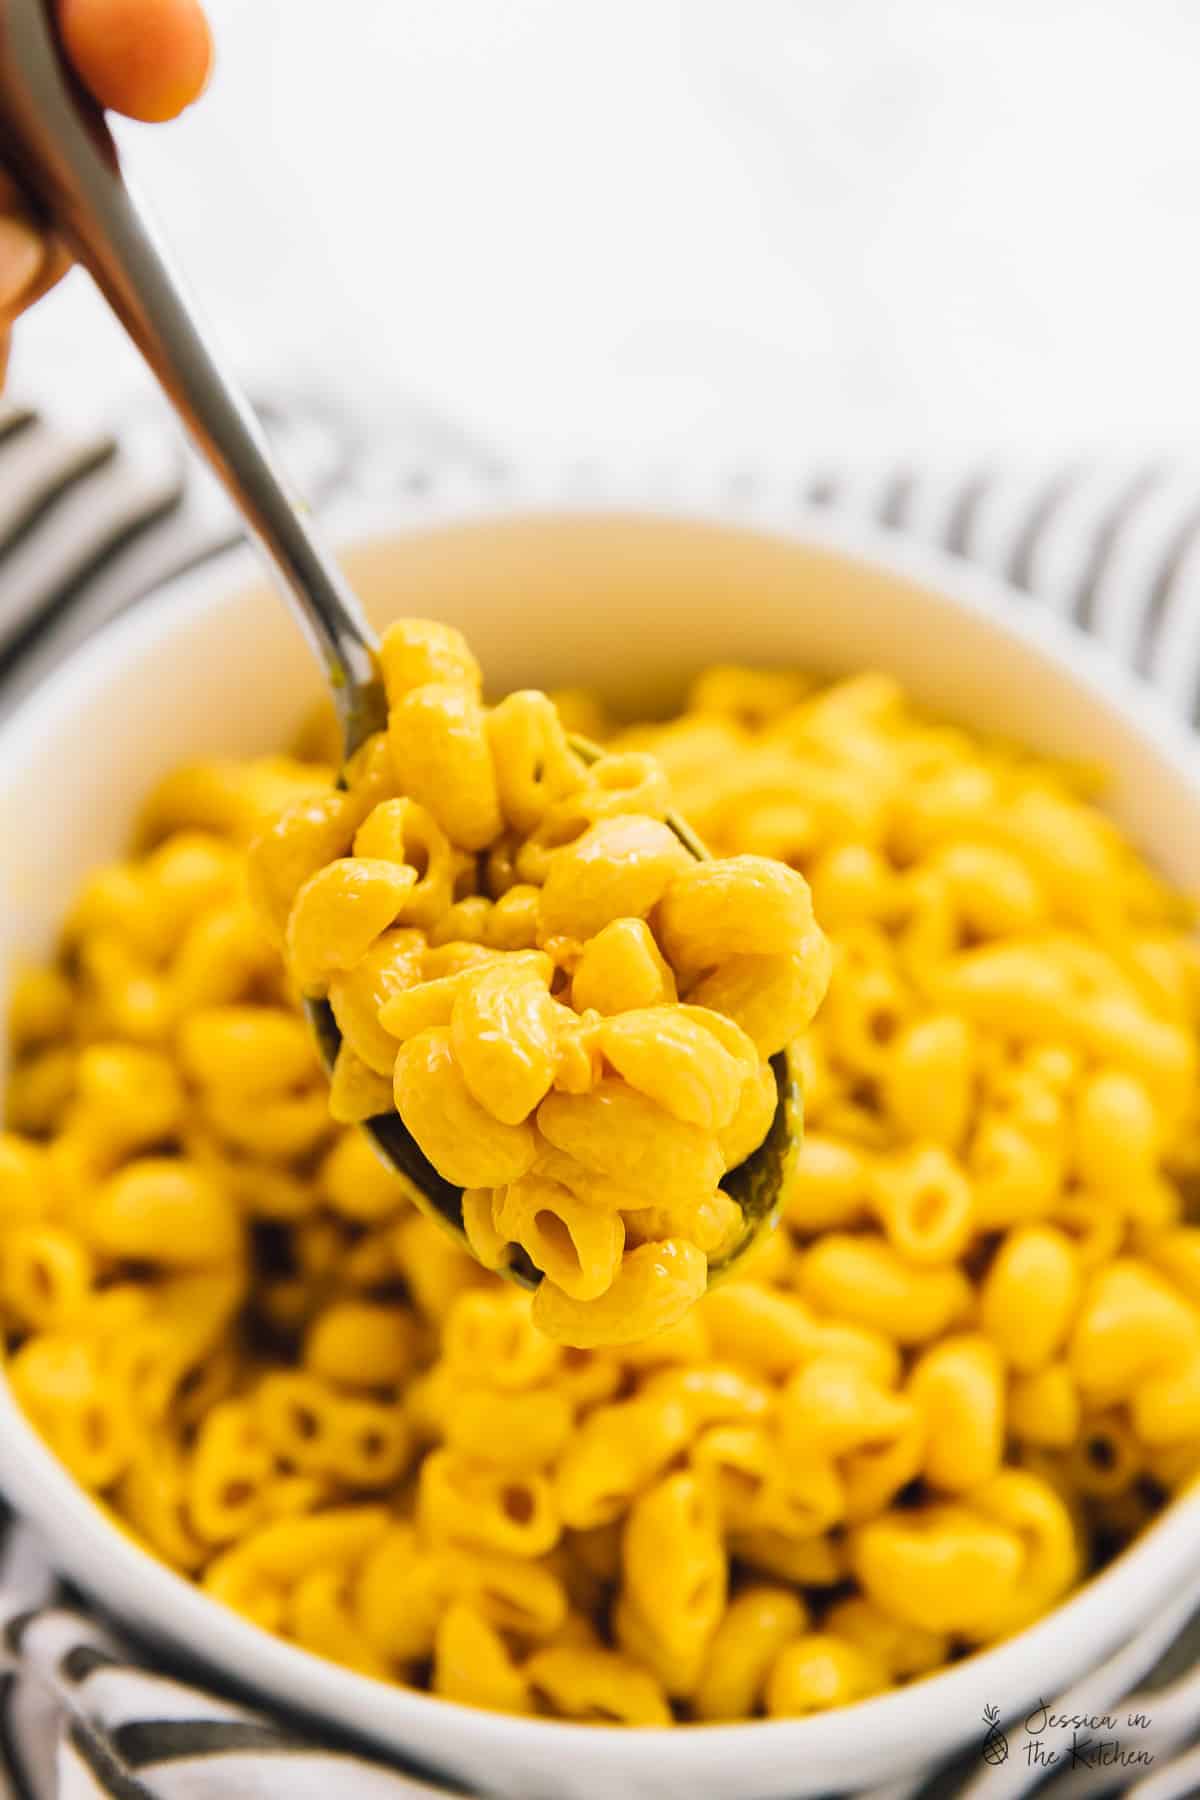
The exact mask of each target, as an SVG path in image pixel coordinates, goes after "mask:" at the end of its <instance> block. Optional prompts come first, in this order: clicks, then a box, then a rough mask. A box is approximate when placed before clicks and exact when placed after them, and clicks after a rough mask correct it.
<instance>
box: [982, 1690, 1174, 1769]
mask: <svg viewBox="0 0 1200 1800" xmlns="http://www.w3.org/2000/svg"><path fill="white" fill-rule="evenodd" d="M983 1722H984V1725H985V1726H986V1727H987V1731H986V1734H985V1736H984V1739H983V1743H982V1745H981V1747H980V1753H981V1755H982V1757H983V1760H984V1762H986V1763H990V1764H991V1766H992V1767H993V1768H998V1767H999V1766H1000V1764H1001V1763H1005V1762H1007V1761H1008V1759H1009V1757H1010V1756H1014V1757H1016V1758H1018V1759H1019V1760H1020V1761H1021V1762H1023V1763H1024V1764H1025V1766H1026V1767H1027V1768H1030V1769H1059V1770H1063V1769H1148V1768H1149V1767H1150V1765H1151V1764H1152V1763H1153V1761H1154V1752H1153V1750H1151V1749H1149V1748H1148V1747H1147V1746H1146V1744H1145V1743H1144V1742H1139V1739H1140V1738H1141V1737H1142V1735H1143V1734H1144V1733H1145V1732H1148V1731H1149V1730H1150V1729H1151V1726H1152V1723H1153V1721H1152V1720H1151V1717H1150V1714H1149V1713H1144V1712H1131V1713H1124V1714H1118V1713H1107V1712H1104V1713H1082V1712H1074V1713H1072V1712H1055V1711H1054V1709H1053V1708H1052V1707H1049V1706H1047V1705H1046V1703H1045V1701H1043V1700H1039V1701H1038V1703H1037V1705H1036V1706H1035V1707H1034V1709H1033V1711H1032V1712H1031V1713H1028V1714H1027V1715H1026V1717H1025V1718H1024V1719H1023V1720H1022V1721H1021V1722H1020V1723H1019V1724H1010V1725H1009V1727H1008V1729H1007V1731H1005V1730H1004V1729H1002V1727H1001V1724H1000V1709H999V1708H998V1707H996V1706H985V1707H984V1709H983Z"/></svg>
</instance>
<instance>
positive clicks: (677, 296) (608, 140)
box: [12, 0, 1200, 462]
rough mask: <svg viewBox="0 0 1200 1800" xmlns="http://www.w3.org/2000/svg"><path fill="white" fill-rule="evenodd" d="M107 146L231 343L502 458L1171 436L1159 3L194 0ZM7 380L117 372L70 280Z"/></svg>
mask: <svg viewBox="0 0 1200 1800" xmlns="http://www.w3.org/2000/svg"><path fill="white" fill-rule="evenodd" d="M211 11H212V14H213V17H214V22H215V26H216V30H217V36H218V43H219V66H218V70H217V74H216V76H215V79H214V82H213V86H212V89H211V92H210V93H209V95H208V96H207V98H206V100H205V102H204V103H203V105H201V106H200V107H198V108H197V109H196V110H195V111H194V112H192V113H191V114H189V115H188V116H187V117H186V118H185V119H184V120H183V121H182V122H180V123H179V124H178V125H176V126H173V127H170V128H168V129H166V130H163V131H159V130H157V129H155V130H151V129H149V128H144V127H131V128H127V129H126V130H124V131H123V133H122V140H123V144H124V146H125V150H126V162H127V167H128V168H129V169H130V170H131V172H132V173H133V174H134V175H135V176H136V178H137V180H138V183H139V185H140V186H141V188H142V189H143V191H144V192H145V193H146V194H147V195H148V197H149V198H150V199H151V201H152V202H153V204H154V207H155V210H156V212H157V214H158V215H159V217H160V218H161V220H162V221H163V223H164V224H165V226H166V228H167V230H168V232H169V235H170V238H171V239H172V241H173V243H174V245H175V247H176V249H177V252H178V259H179V261H180V263H181V264H182V266H183V267H184V269H185V270H186V272H187V273H188V275H189V277H190V280H191V285H192V287H193V289H194V290H195V291H196V292H197V294H198V295H199V296H200V298H201V299H202V301H203V304H204V308H205V310H206V312H207V314H208V315H209V317H210V319H211V320H212V321H213V322H214V323H215V324H216V326H217V327H218V328H219V332H220V335H221V336H222V337H223V339H224V340H225V342H226V343H227V344H228V346H229V347H230V349H231V350H232V351H233V353H234V355H235V356H236V358H237V359H238V361H239V363H240V364H241V365H242V367H243V368H244V369H250V370H254V371H255V372H257V373H261V374H264V375H266V376H267V377H269V378H274V379H279V378H282V379H285V380H299V381H301V382H303V383H305V384H307V385H309V386H311V387H316V388H318V389H321V390H325V391H334V392H337V393H338V394H339V395H340V396H341V397H342V399H343V400H344V403H345V404H346V406H347V407H348V408H349V409H351V410H352V411H353V412H354V413H355V414H356V415H357V416H359V417H361V418H362V419H363V421H364V422H365V423H367V424H371V423H374V422H376V421H378V420H380V419H382V418H384V417H386V415H387V414H388V413H389V412H390V411H392V410H394V409H395V408H396V407H397V406H399V405H402V404H403V403H404V402H405V401H406V400H408V399H412V398H415V399H417V400H419V401H420V402H421V403H422V404H424V405H426V406H429V407H432V408H434V409H435V410H438V411H441V412H443V413H445V414H446V415H448V416H450V417H452V418H454V419H456V420H458V421H460V422H461V423H462V424H463V425H464V426H465V427H466V428H467V429H469V430H471V431H473V432H474V433H476V434H477V435H478V436H480V437H481V438H483V439H485V440H488V441H490V442H492V443H495V444H498V445H501V446H504V447H506V448H508V449H510V450H515V451H516V452H518V453H527V454H533V453H539V454H540V453H546V454H550V455H553V456H558V455H561V454H572V455H576V454H585V455H586V454H596V455H601V456H613V455H615V456H625V455H630V454H635V455H637V456H638V457H639V458H641V459H643V460H650V461H653V460H655V459H660V458H661V459H664V460H670V459H672V458H675V457H677V456H679V455H680V454H688V455H694V454H696V453H697V452H700V453H703V454H705V455H709V454H711V455H713V456H717V457H721V458H733V459H737V458H742V457H750V458H753V457H759V456H765V457H767V458H769V459H774V460H776V461H777V462H780V461H782V462H786V460H787V459H788V458H790V457H795V456H796V455H798V454H800V453H805V454H808V453H811V450H812V447H813V446H820V447H825V446H829V447H833V448H836V449H838V450H839V451H843V450H845V449H847V448H849V449H852V450H859V449H861V448H863V447H866V446H869V447H871V448H872V449H873V450H879V451H880V452H882V453H885V454H886V453H890V451H891V450H893V449H894V448H896V447H915V448H919V449H922V450H925V451H927V450H928V449H929V447H930V446H937V447H938V448H939V450H945V451H946V452H947V453H948V454H950V455H956V454H958V453H959V449H960V447H961V446H963V445H971V446H973V447H979V446H981V445H986V446H988V447H992V446H1016V447H1019V448H1028V447H1036V448H1037V450H1038V451H1039V452H1042V453H1051V454H1052V453H1053V452H1054V451H1055V450H1057V449H1058V448H1059V447H1063V448H1066V447H1075V446H1080V445H1083V446H1088V445H1093V444H1104V445H1109V446H1114V447H1119V448H1121V449H1122V450H1130V449H1133V448H1136V447H1138V446H1143V445H1146V446H1149V445H1153V446H1155V447H1161V446H1164V445H1165V446H1168V447H1170V446H1175V445H1184V444H1186V443H1187V442H1188V441H1189V439H1191V438H1192V437H1193V435H1194V430H1195V417H1196V412H1197V389H1198V388H1200V381H1197V380H1195V379H1193V374H1194V363H1195V361H1196V351H1195V335H1196V334H1195V323H1194V321H1195V316H1196V310H1197V308H1196V302H1197V292H1198V288H1200V260H1198V256H1197V217H1198V215H1200V123H1198V122H1197V111H1196V105H1195V97H1194V93H1195V84H1196V71H1197V67H1198V66H1200V8H1196V7H1194V6H1189V5H1188V4H1186V3H1185V0H1008V4H1006V5H1003V6H1001V5H998V4H996V0H499V3H498V0H437V3H436V4H426V5H423V6H421V5H417V4H414V3H413V0H341V3H340V4H339V5H331V4H329V3H328V0H211ZM12 388H13V391H15V392H16V393H17V394H19V395H20V397H22V398H33V399H35V400H38V401H40V402H42V403H49V404H51V405H53V406H55V407H57V408H60V409H61V408H69V409H74V410H82V411H85V412H87V413H100V414H103V415H105V416H108V417H111V416H113V415H114V414H115V413H118V412H119V410H120V409H121V408H122V407H125V406H128V405H129V404H130V402H131V401H132V400H133V399H134V398H135V397H136V396H138V395H142V394H144V393H145V392H146V382H145V377H144V376H143V375H142V374H141V372H140V370H139V369H138V367H137V364H136V361H135V359H134V358H133V356H132V353H131V352H128V351H127V350H126V349H125V348H124V347H123V346H122V345H121V344H120V342H119V340H118V337H117V333H116V331H115V328H114V327H113V326H112V325H111V324H110V323H109V321H108V320H107V318H105V317H104V316H103V314H102V309H101V308H100V306H99V303H98V301H97V300H96V298H95V296H94V295H93V294H92V293H91V291H90V289H89V287H88V284H87V283H86V281H85V280H84V279H83V278H82V277H80V276H75V277H72V278H71V280H70V281H69V282H68V283H67V284H66V286H65V287H64V288H63V289H62V290H61V291H60V292H59V293H57V294H55V295H54V296H52V298H51V299H50V300H49V301H48V302H47V303H46V304H45V305H44V306H43V307H42V308H41V309H39V312H38V314H37V316H36V317H35V318H33V319H32V320H30V321H29V322H27V323H26V324H25V325H23V326H22V328H21V331H20V336H19V342H18V347H17V351H16V354H15V358H14V364H13V375H12Z"/></svg>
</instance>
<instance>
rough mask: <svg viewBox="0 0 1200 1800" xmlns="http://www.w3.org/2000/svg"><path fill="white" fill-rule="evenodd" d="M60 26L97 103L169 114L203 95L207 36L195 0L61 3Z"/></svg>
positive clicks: (150, 116) (138, 113)
mask: <svg viewBox="0 0 1200 1800" xmlns="http://www.w3.org/2000/svg"><path fill="white" fill-rule="evenodd" d="M59 27H60V30H61V32H62V38H63V43H64V45H65V46H66V51H67V54H68V56H69V57H70V58H71V61H72V62H73V63H74V65H75V67H76V69H77V70H78V72H79V74H80V75H81V76H82V77H83V80H84V82H85V84H86V85H87V87H88V88H90V90H91V92H92V94H93V95H94V96H95V98H96V99H97V100H98V101H99V102H100V104H101V106H111V107H113V108H114V109H115V110H116V111H117V112H121V113H125V114H126V115H127V116H128V117H129V118H131V119H147V120H151V121H156V120H160V119H173V118H174V117H175V116H176V114H177V113H181V112H182V111H183V110H184V108H185V107H186V106H190V105H191V104H192V102H193V100H198V99H199V97H200V95H201V94H202V93H203V92H204V86H205V83H206V82H207V80H208V73H209V69H210V67H211V64H212V36H211V34H210V32H209V29H208V20H207V19H206V18H205V16H204V11H203V8H202V7H201V5H200V3H199V0H59Z"/></svg>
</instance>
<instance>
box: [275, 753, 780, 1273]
mask: <svg viewBox="0 0 1200 1800" xmlns="http://www.w3.org/2000/svg"><path fill="white" fill-rule="evenodd" d="M569 742H570V746H571V749H572V750H573V751H574V752H575V754H576V755H577V756H579V757H581V758H582V759H583V761H584V762H589V763H591V762H595V761H596V759H597V757H599V756H600V755H602V754H603V753H602V751H601V749H600V747H599V745H597V744H593V743H591V742H589V740H588V739H587V738H583V737H578V736H574V735H573V736H572V737H571V738H570V739H569ZM666 823H667V824H668V825H669V826H670V828H671V830H672V831H673V832H674V833H675V836H676V837H677V838H678V839H679V841H680V843H681V844H682V845H683V847H684V849H685V850H687V851H688V852H689V854H690V855H692V856H694V857H695V859H696V861H697V862H707V861H708V860H709V852H708V851H707V850H706V849H705V847H704V845H703V843H702V842H701V840H700V839H699V838H698V837H697V835H696V833H695V832H694V831H693V830H692V828H691V826H690V825H689V824H688V823H687V821H686V819H681V818H680V816H679V814H678V813H674V812H669V813H668V814H667V815H666ZM304 1011H305V1015H306V1017H307V1019H308V1022H309V1025H310V1026H311V1027H312V1032H313V1036H314V1037H315V1038H316V1041H317V1048H318V1050H319V1051H320V1055H321V1061H322V1063H323V1064H324V1066H325V1070H326V1072H327V1073H328V1074H330V1075H332V1073H333V1065H334V1063H335V1062H336V1061H337V1054H338V1051H339V1049H340V1048H341V1043H342V1034H341V1032H340V1031H339V1029H338V1024H337V1020H336V1019H335V1018H334V1016H333V1008H332V1007H331V1006H330V1004H329V1002H328V1000H315V999H306V1000H305V1001H304ZM771 1068H772V1071H773V1073H774V1076H775V1086H776V1091H777V1093H778V1096H779V1097H778V1100H777V1102H776V1106H775V1114H774V1117H773V1119H772V1120H771V1125H770V1128H769V1130H768V1132H767V1135H766V1137H765V1138H764V1139H763V1141H762V1143H761V1144H760V1145H759V1146H758V1149H757V1150H755V1151H753V1152H752V1153H751V1154H750V1155H749V1156H748V1157H747V1158H746V1160H745V1161H744V1162H741V1163H739V1164H738V1165H737V1167H736V1168H733V1169H730V1170H729V1171H728V1173H727V1174H726V1175H725V1177H724V1179H723V1181H722V1182H721V1187H722V1190H723V1191H724V1192H725V1193H727V1194H728V1195H729V1196H730V1197H731V1199H733V1200H736V1201H737V1203H738V1205H739V1207H740V1208H741V1212H742V1221H743V1229H742V1231H741V1232H740V1233H739V1235H738V1237H737V1238H736V1240H735V1241H734V1243H733V1244H732V1245H731V1246H730V1248H729V1249H728V1250H727V1251H726V1252H725V1255H724V1256H722V1257H719V1258H717V1259H714V1260H712V1261H710V1263H709V1265H708V1285H709V1286H710V1287H711V1286H712V1285H713V1283H714V1282H715V1281H718V1280H719V1279H721V1277H722V1276H725V1275H727V1274H728V1273H729V1271H730V1270H731V1269H732V1268H733V1267H734V1266H735V1264H737V1263H738V1262H740V1260H741V1259H742V1257H743V1256H745V1254H746V1252H747V1251H748V1250H749V1249H750V1248H751V1246H752V1245H753V1244H754V1243H755V1242H756V1241H757V1239H758V1236H759V1234H760V1233H761V1232H762V1231H765V1230H767V1229H769V1227H770V1226H771V1225H772V1224H773V1223H774V1221H775V1219H776V1218H777V1217H778V1213H779V1202H780V1197H781V1195H782V1193H783V1188H784V1184H785V1182H786V1180H787V1175H788V1170H789V1167H790V1165H791V1161H792V1158H793V1157H794V1155H795V1152H796V1149H797V1147H798V1146H799V1143H800V1140H801V1137H802V1134H803V1128H804V1120H803V1106H802V1101H801V1093H800V1084H799V1082H798V1080H797V1079H796V1076H795V1073H794V1071H793V1069H792V1067H791V1064H790V1062H789V1060H788V1055H787V1052H786V1051H785V1050H784V1051H780V1052H779V1053H778V1055H776V1056H773V1057H772V1058H771ZM361 1129H362V1130H363V1131H365V1132H366V1134H367V1136H368V1137H369V1138H370V1139H371V1141H372V1143H373V1144H374V1145H375V1148H376V1150H377V1151H378V1152H379V1155H380V1157H381V1158H382V1159H383V1161H384V1162H385V1163H387V1164H388V1165H389V1166H390V1167H391V1168H393V1169H395V1170H396V1171H397V1173H398V1174H401V1175H403V1176H404V1177H405V1178H406V1179H407V1181H408V1182H409V1183H410V1185H411V1188H412V1198H413V1200H414V1202H415V1204H416V1205H418V1206H419V1207H420V1209H421V1211H422V1212H423V1213H425V1214H426V1215H427V1216H428V1217H429V1218H431V1219H433V1220H435V1221H436V1223H437V1224H439V1225H441V1226H444V1227H445V1229H446V1230H447V1231H449V1232H451V1233H452V1235H453V1236H454V1237H455V1238H457V1239H458V1241H459V1243H460V1244H461V1245H462V1247H463V1248H464V1249H465V1250H467V1251H468V1252H469V1253H470V1254H471V1255H474V1252H473V1251H472V1250H471V1245H470V1242H469V1240H468V1238H467V1234H466V1230H465V1228H464V1225H463V1209H462V1200H463V1190H462V1188H460V1187H456V1186H455V1185H454V1183H453V1182H452V1181H447V1180H446V1178H445V1176H444V1175H441V1174H439V1173H438V1171H437V1169H435V1168H434V1166H433V1164H432V1163H431V1162H430V1160H429V1158H428V1157H427V1156H426V1155H425V1152H424V1151H423V1150H422V1149H421V1146H420V1145H419V1144H418V1143H417V1141H416V1139H415V1138H414V1137H413V1136H412V1134H411V1133H410V1132H409V1131H408V1130H407V1129H406V1128H405V1125H404V1122H403V1120H402V1119H401V1118H400V1115H399V1113H394V1112H393V1113H378V1114H376V1116H375V1117H374V1118H371V1119H366V1120H364V1121H363V1123H362V1126H361ZM497 1273H498V1274H500V1275H503V1276H505V1277H506V1279H508V1280H509V1281H514V1282H516V1283H517V1284H518V1286H520V1287H525V1288H535V1287H537V1285H538V1283H539V1282H540V1281H541V1280H542V1272H541V1270H540V1269H539V1268H537V1266H536V1265H535V1264H534V1262H533V1261H532V1260H531V1258H530V1257H529V1255H528V1254H527V1252H526V1251H525V1250H523V1249H522V1248H521V1246H520V1245H519V1244H510V1245H509V1254H508V1260H507V1261H506V1262H505V1264H504V1265H503V1267H502V1268H500V1269H499V1270H497Z"/></svg>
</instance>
